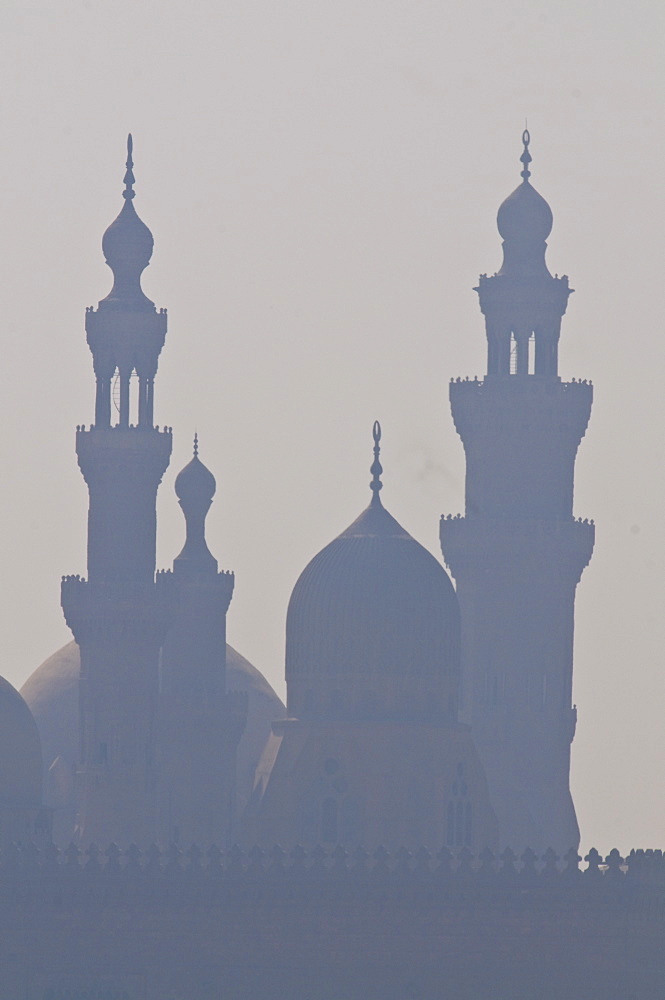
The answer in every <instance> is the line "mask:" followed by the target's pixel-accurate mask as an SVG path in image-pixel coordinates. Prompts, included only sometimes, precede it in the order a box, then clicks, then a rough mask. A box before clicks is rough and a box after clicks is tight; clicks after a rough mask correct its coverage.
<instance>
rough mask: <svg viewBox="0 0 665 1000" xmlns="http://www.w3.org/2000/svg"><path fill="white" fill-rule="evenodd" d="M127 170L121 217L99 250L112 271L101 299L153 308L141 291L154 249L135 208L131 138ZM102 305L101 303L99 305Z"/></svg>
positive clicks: (109, 304) (116, 304)
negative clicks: (111, 280) (108, 288)
mask: <svg viewBox="0 0 665 1000" xmlns="http://www.w3.org/2000/svg"><path fill="white" fill-rule="evenodd" d="M126 166H127V170H126V173H125V178H124V184H125V190H124V191H123V194H122V196H123V198H124V199H125V203H124V205H123V206H122V209H121V211H120V214H119V215H118V216H117V218H115V219H114V220H113V222H112V223H111V225H110V226H109V227H108V229H107V230H106V232H105V233H104V235H103V237H102V251H103V253H104V258H105V260H106V263H107V264H108V265H109V267H110V268H111V270H112V271H113V277H114V283H113V288H112V289H111V292H110V293H109V295H107V297H106V298H105V299H103V300H102V302H103V303H104V305H105V307H106V308H108V307H125V308H128V307H130V308H132V309H150V310H152V309H154V304H153V303H152V302H151V301H150V299H148V298H147V296H146V295H145V294H144V292H143V290H142V288H141V274H142V273H143V271H144V270H145V269H146V267H147V266H148V264H149V263H150V258H151V257H152V251H153V248H154V242H155V241H154V239H153V236H152V233H151V232H150V230H149V229H148V227H147V226H146V224H145V222H143V221H142V220H141V219H140V218H139V217H138V215H137V214H136V209H135V208H134V204H133V200H134V173H133V167H134V161H133V160H132V137H131V135H130V136H128V138H127V164H126ZM100 305H102V303H100Z"/></svg>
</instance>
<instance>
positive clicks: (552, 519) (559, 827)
mask: <svg viewBox="0 0 665 1000" xmlns="http://www.w3.org/2000/svg"><path fill="white" fill-rule="evenodd" d="M529 141H530V138H529V133H528V132H527V131H525V132H524V135H523V144H524V151H523V153H522V156H521V160H522V163H523V170H522V174H521V176H522V183H521V184H520V185H519V187H517V188H516V190H515V191H513V193H512V194H511V195H510V196H509V197H508V198H507V199H506V200H505V201H504V202H503V204H502V205H501V207H500V209H499V213H498V217H497V224H498V228H499V232H500V234H501V236H502V237H503V265H502V267H501V270H500V271H499V272H498V274H495V275H493V276H492V277H487V276H486V275H482V276H481V278H480V284H479V287H478V288H477V289H476V291H477V292H478V294H479V297H480V308H481V310H482V312H483V314H484V316H485V325H486V333H487V375H486V377H485V378H484V379H483V380H482V381H479V380H478V379H474V380H473V381H470V380H468V379H466V380H463V381H462V380H460V379H457V380H455V381H453V382H452V383H451V386H450V402H451V407H452V413H453V419H454V421H455V427H456V428H457V432H458V433H459V435H460V437H461V439H462V442H463V444H464V451H465V455H466V510H465V516H464V517H454V518H451V517H450V515H449V516H448V517H444V518H443V519H442V521H441V545H442V549H443V554H444V557H445V560H446V563H447V564H448V566H449V568H450V570H451V571H452V574H453V576H454V577H455V580H456V583H457V594H458V597H459V600H460V605H461V611H462V650H463V653H462V675H463V694H462V711H463V717H464V718H465V720H466V721H468V722H470V723H471V726H472V734H473V737H474V739H475V742H476V744H477V746H478V750H479V751H480V756H481V759H482V761H483V764H484V766H485V770H486V773H487V778H488V781H489V786H490V795H491V797H492V802H493V805H494V807H495V810H496V812H497V815H498V818H499V827H500V838H501V841H502V843H503V844H504V845H508V846H510V847H512V848H513V849H516V850H519V849H523V848H524V847H526V846H530V847H532V848H533V849H535V850H540V849H544V848H546V847H548V846H553V847H554V848H555V849H556V850H557V851H559V852H564V851H566V850H567V849H569V848H570V847H576V846H577V844H578V841H579V829H578V825H577V820H576V817H575V809H574V806H573V802H572V798H571V795H570V788H569V771H570V745H571V742H572V739H573V736H574V733H575V722H576V710H575V708H574V707H573V705H572V695H571V688H572V673H573V616H574V602H575V588H576V586H577V583H578V582H579V579H580V576H581V574H582V570H583V569H584V567H585V566H586V565H587V563H588V561H589V559H590V557H591V553H592V550H593V542H594V528H593V523H588V522H587V521H583V522H582V521H580V520H576V519H575V518H574V517H573V476H574V465H575V456H576V453H577V449H578V446H579V443H580V441H581V439H582V437H583V435H584V433H585V430H586V427H587V423H588V420H589V414H590V411H591V400H592V387H591V385H590V384H588V383H587V382H586V381H584V382H582V381H575V380H573V382H562V381H561V379H560V377H559V374H558V365H557V348H558V341H559V331H560V326H561V318H562V316H563V314H564V312H565V310H566V305H567V302H568V296H569V295H570V293H571V291H572V290H571V289H570V288H569V286H568V278H567V277H565V276H564V277H562V278H559V277H558V276H557V277H552V275H551V274H550V273H549V271H548V269H547V265H546V263H545V251H546V247H547V244H546V242H545V241H546V239H547V237H548V236H549V233H550V231H551V228H552V213H551V211H550V207H549V205H548V204H547V202H546V201H545V200H544V199H543V198H542V197H541V196H540V195H539V194H538V192H537V191H536V190H535V189H534V188H533V187H532V186H531V183H530V180H529V177H530V171H529V163H530V162H531V155H530V153H529Z"/></svg>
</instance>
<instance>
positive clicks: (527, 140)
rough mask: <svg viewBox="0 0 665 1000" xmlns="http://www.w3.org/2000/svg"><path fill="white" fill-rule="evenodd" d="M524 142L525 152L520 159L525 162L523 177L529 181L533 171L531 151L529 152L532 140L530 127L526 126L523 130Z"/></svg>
mask: <svg viewBox="0 0 665 1000" xmlns="http://www.w3.org/2000/svg"><path fill="white" fill-rule="evenodd" d="M522 142H523V143H524V152H523V153H522V155H521V156H520V160H521V161H522V163H523V164H524V170H523V171H522V173H521V175H520V176H521V177H522V178H523V179H524V180H525V181H528V179H529V177H531V171H530V170H529V164H530V163H531V159H532V157H531V153H530V152H529V143H530V142H531V135H530V134H529V130H528V128H525V129H524V131H523V132H522Z"/></svg>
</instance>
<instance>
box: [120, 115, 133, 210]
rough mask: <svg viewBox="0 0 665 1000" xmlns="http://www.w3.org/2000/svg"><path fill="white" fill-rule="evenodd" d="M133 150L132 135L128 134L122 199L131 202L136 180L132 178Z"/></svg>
mask: <svg viewBox="0 0 665 1000" xmlns="http://www.w3.org/2000/svg"><path fill="white" fill-rule="evenodd" d="M133 149H134V140H133V139H132V133H131V132H130V133H129V135H128V136H127V163H126V164H125V166H126V167H127V170H126V172H125V178H124V185H125V190H124V191H123V192H122V197H123V198H125V199H126V200H127V201H131V200H132V198H133V197H134V182H135V179H136V178H135V177H134V171H133V169H132V168H133V167H134V161H133V159H132V151H133Z"/></svg>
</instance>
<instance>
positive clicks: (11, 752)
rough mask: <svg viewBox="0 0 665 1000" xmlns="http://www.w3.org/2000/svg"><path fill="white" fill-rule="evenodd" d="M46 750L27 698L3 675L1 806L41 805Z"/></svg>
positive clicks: (0, 705)
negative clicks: (41, 741) (43, 758)
mask: <svg viewBox="0 0 665 1000" xmlns="http://www.w3.org/2000/svg"><path fill="white" fill-rule="evenodd" d="M41 798H42V751H41V744H40V741H39V732H38V730H37V724H36V723H35V720H34V719H33V717H32V715H31V713H30V709H29V708H28V706H27V705H26V703H25V701H24V700H23V698H22V697H21V695H20V694H19V693H18V691H17V690H16V689H15V688H13V687H12V685H11V684H10V683H9V682H8V681H6V680H5V679H4V678H2V677H0V805H18V806H39V805H41Z"/></svg>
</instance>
